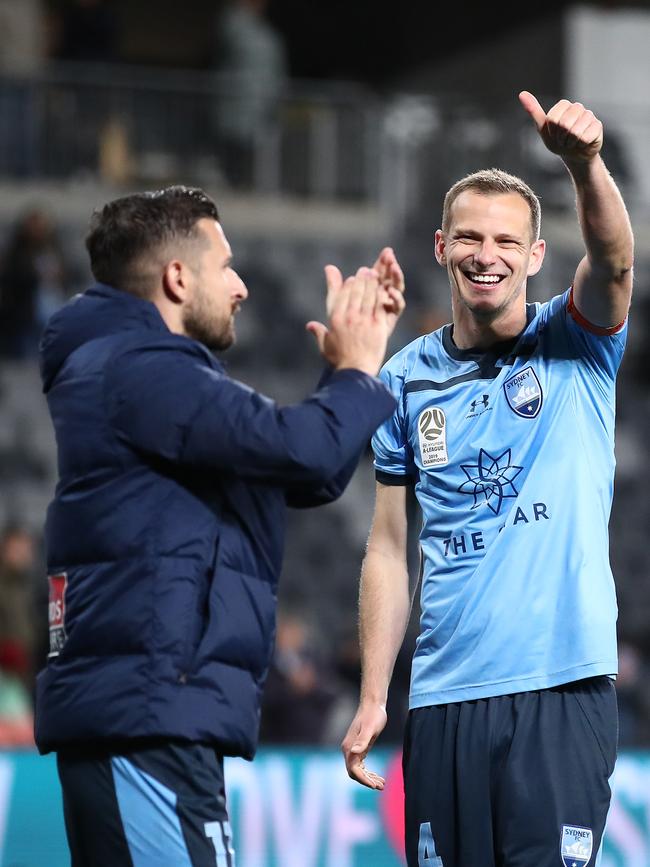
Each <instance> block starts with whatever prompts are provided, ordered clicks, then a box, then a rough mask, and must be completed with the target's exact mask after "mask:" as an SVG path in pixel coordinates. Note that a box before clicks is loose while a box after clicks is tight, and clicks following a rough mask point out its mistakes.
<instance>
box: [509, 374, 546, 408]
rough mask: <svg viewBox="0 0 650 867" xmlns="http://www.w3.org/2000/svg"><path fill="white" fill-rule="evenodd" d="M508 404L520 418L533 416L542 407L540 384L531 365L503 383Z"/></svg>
mask: <svg viewBox="0 0 650 867" xmlns="http://www.w3.org/2000/svg"><path fill="white" fill-rule="evenodd" d="M503 390H504V391H505V393H506V400H507V401H508V406H509V407H510V409H511V410H512V411H513V412H516V413H517V415H518V416H521V418H535V417H536V416H538V415H539V411H540V409H541V408H542V400H543V395H542V386H541V385H540V384H539V379H537V375H536V374H535V371H534V370H533V368H532V367H526V368H524V369H523V370H521V371H520V372H519V373H515V374H513V376H511V377H509V378H508V379H506V381H505V382H504V383H503Z"/></svg>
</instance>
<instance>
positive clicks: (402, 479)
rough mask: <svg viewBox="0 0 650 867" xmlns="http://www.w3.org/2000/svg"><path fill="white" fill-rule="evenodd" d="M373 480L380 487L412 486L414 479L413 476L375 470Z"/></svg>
mask: <svg viewBox="0 0 650 867" xmlns="http://www.w3.org/2000/svg"><path fill="white" fill-rule="evenodd" d="M375 478H376V479H377V481H378V482H381V484H382V485H392V486H393V487H395V486H397V485H414V484H415V479H414V478H413V476H411V475H408V474H406V473H385V472H384V471H383V470H375Z"/></svg>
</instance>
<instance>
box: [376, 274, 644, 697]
mask: <svg viewBox="0 0 650 867" xmlns="http://www.w3.org/2000/svg"><path fill="white" fill-rule="evenodd" d="M579 323H581V324H579ZM597 331H599V329H593V330H592V329H589V328H588V326H587V324H586V323H585V322H584V320H582V317H580V314H579V313H577V311H575V308H574V307H573V304H572V299H571V295H570V291H567V292H565V293H564V294H563V295H558V296H556V297H555V298H553V299H552V300H551V301H549V302H547V303H544V304H539V303H536V304H528V305H527V325H526V327H525V329H524V331H523V332H522V333H521V335H520V336H519V338H518V339H516V340H513V341H509V342H508V343H504V344H500V345H497V346H495V347H493V348H492V349H491V350H490V351H489V352H477V351H473V350H467V351H463V350H459V349H457V348H456V346H455V344H454V342H453V338H452V328H451V326H449V325H447V326H445V327H444V328H441V329H439V330H438V331H435V332H434V333H432V334H427V335H425V336H424V337H420V338H418V339H417V340H415V341H413V342H412V343H410V344H409V345H408V346H406V347H405V348H404V349H403V350H401V351H400V352H398V353H397V354H396V355H394V356H393V357H392V358H391V359H390V361H388V362H387V364H386V365H385V366H384V368H383V370H382V372H381V377H382V379H383V380H384V381H385V382H386V383H387V385H388V386H389V388H390V389H391V391H392V392H393V394H394V395H395V396H396V397H397V399H398V407H397V409H396V411H395V413H394V415H393V417H392V418H391V419H389V420H388V421H387V422H385V423H384V424H383V425H382V426H381V427H380V428H379V430H378V431H377V433H376V434H375V436H374V438H373V449H374V452H375V467H376V475H377V478H378V480H379V481H380V482H382V483H384V484H408V483H414V484H415V491H416V495H417V498H418V501H419V503H420V506H421V509H422V514H423V526H422V532H421V534H420V542H421V549H422V588H421V610H422V615H421V632H420V636H419V638H418V641H417V646H416V651H415V656H414V659H413V669H412V676H411V697H410V706H411V707H412V708H413V707H422V706H425V705H430V704H445V703H448V702H454V701H464V700H468V699H477V698H484V697H487V696H495V695H505V694H507V693H513V692H524V691H528V690H535V689H544V688H546V687H550V686H555V685H558V684H562V683H568V682H570V681H573V680H579V679H581V678H585V677H592V676H595V675H602V674H608V675H611V674H615V673H616V671H617V653H616V616H617V607H616V594H615V588H614V581H613V577H612V573H611V569H610V565H609V546H608V520H609V514H610V509H611V502H612V491H613V478H614V409H615V378H616V372H617V369H618V367H619V364H620V361H621V357H622V355H623V350H624V347H625V339H626V332H627V324H625V325H623V326H622V327H621V328H620V329H619V330H617V331H615V333H611V332H614V329H610V330H609V332H608V333H604V330H602V329H600V331H603V333H596V332H597Z"/></svg>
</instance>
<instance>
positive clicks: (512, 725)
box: [343, 91, 633, 867]
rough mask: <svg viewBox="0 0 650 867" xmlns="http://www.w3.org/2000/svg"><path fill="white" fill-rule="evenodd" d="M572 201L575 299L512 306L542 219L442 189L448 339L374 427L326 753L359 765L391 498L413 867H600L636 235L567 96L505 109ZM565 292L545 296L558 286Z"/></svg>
mask: <svg viewBox="0 0 650 867" xmlns="http://www.w3.org/2000/svg"><path fill="white" fill-rule="evenodd" d="M519 98H520V101H521V103H522V105H523V107H524V109H525V110H526V111H527V112H528V114H529V115H530V117H531V119H532V121H533V122H534V123H535V125H536V127H537V130H538V132H539V135H540V136H541V138H542V140H543V142H544V144H545V145H546V147H547V148H548V149H549V150H550V151H552V152H553V153H555V154H557V155H558V156H559V157H560V158H561V159H562V160H563V161H564V163H565V165H566V167H567V169H568V172H569V175H570V177H571V179H572V181H573V185H574V188H575V193H576V201H577V211H578V220H579V224H580V229H581V232H582V236H583V240H584V245H585V256H584V258H583V259H582V260H581V261H580V263H579V264H578V267H577V270H576V273H575V277H574V280H573V284H572V286H571V287H570V288H569V289H567V290H566V291H564V292H562V293H561V294H558V295H557V296H556V297H554V298H553V299H552V300H551V301H549V302H548V303H545V304H539V303H537V304H529V303H527V302H526V283H527V280H528V277H531V276H533V275H534V274H536V273H537V272H538V271H539V270H540V268H541V266H542V263H543V260H544V252H545V243H544V241H543V240H541V239H540V237H539V231H540V206H539V201H538V199H537V197H536V196H535V194H534V193H533V191H532V190H531V189H530V188H529V187H528V186H527V185H526V184H525V183H524V182H523V181H521V180H520V179H519V178H515V177H513V176H512V175H509V174H506V173H505V172H502V171H500V170H496V169H490V170H486V171H482V172H477V173H476V174H474V175H470V176H469V177H467V178H464V179H462V180H461V181H459V182H458V183H456V184H455V185H454V186H453V187H452V188H451V189H450V190H449V192H448V193H447V196H446V198H445V202H444V208H443V217H442V228H441V229H440V230H438V231H437V232H436V239H435V253H436V259H437V260H438V262H439V264H440V265H442V266H443V267H444V268H446V269H447V273H448V276H449V282H450V286H451V300H452V311H453V324H451V325H447V326H445V327H444V328H442V329H440V330H439V331H436V332H434V333H433V334H428V335H425V336H424V337H420V338H418V339H417V340H415V341H413V342H412V343H411V344H409V345H408V346H406V347H405V348H404V349H403V350H402V351H401V352H398V353H397V354H396V355H395V356H394V357H393V358H392V359H391V360H390V361H389V362H388V363H387V364H386V365H385V367H384V369H383V372H382V374H381V375H382V377H383V379H384V381H385V382H386V383H387V384H388V386H389V387H390V389H391V390H392V392H393V394H394V395H395V397H396V398H397V400H398V406H397V409H396V410H395V412H394V414H393V416H392V418H390V419H389V420H388V421H387V422H385V423H384V424H383V425H382V426H381V427H380V428H379V430H378V431H377V433H376V434H375V437H374V439H373V447H374V451H375V466H376V474H377V481H378V485H377V500H376V509H375V517H374V522H373V527H372V530H371V534H370V538H369V542H368V548H367V553H366V557H365V559H364V564H363V569H362V580H361V594H360V610H361V615H360V621H361V628H360V633H361V644H362V665H363V678H362V688H361V699H360V704H359V709H358V712H357V714H356V716H355V718H354V720H353V722H352V724H351V726H350V729H349V731H348V733H347V735H346V737H345V740H344V741H343V752H344V755H345V760H346V765H347V769H348V773H349V774H350V776H351V777H352V778H353V779H355V780H357V781H358V782H360V783H362V784H364V785H366V786H369V787H371V788H375V789H381V788H383V783H384V781H383V779H382V778H381V777H380V776H378V775H377V774H375V773H374V772H372V771H371V770H368V769H367V768H366V767H365V764H364V759H365V758H366V755H367V753H368V751H369V749H370V747H371V746H372V744H373V743H374V741H375V739H376V738H377V736H378V735H379V733H380V732H381V731H382V729H383V727H384V725H385V723H386V711H385V704H386V696H387V691H388V685H389V681H390V677H391V673H392V669H393V665H394V662H395V658H396V655H397V652H398V650H399V647H400V644H401V642H402V639H403V636H404V632H405V629H406V625H407V621H408V617H409V612H410V608H411V594H410V591H409V580H408V574H407V567H406V538H407V520H406V508H405V507H406V487H407V486H408V485H414V486H415V492H416V495H417V498H418V501H419V503H420V506H421V509H422V513H423V527H422V532H421V535H420V542H421V549H422V589H421V603H422V605H421V607H422V616H421V633H420V636H419V638H418V641H417V646H416V651H415V656H414V660H413V669H412V678H411V695H410V713H409V721H408V724H407V731H406V735H405V745H404V780H405V795H406V853H407V861H408V864H409V867H416V865H417V867H425V865H436V867H558V865H562V864H564V865H565V867H586V865H593V864H594V863H595V862H596V859H597V856H598V852H599V849H600V844H601V839H602V833H603V828H604V824H605V819H606V816H607V810H608V807H609V800H610V789H609V782H608V780H609V777H610V775H611V773H612V770H613V767H614V762H615V757H616V730H617V712H616V698H615V693H614V687H613V683H612V676H614V675H615V674H616V669H617V659H616V596H615V589H614V582H613V578H612V574H611V571H610V566H609V557H608V538H607V525H608V518H609V512H610V507H611V500H612V487H613V476H614V454H613V445H614V402H615V400H614V398H615V377H616V372H617V370H618V366H619V364H620V361H621V357H622V354H623V349H624V345H625V337H626V323H627V314H628V308H629V303H630V296H631V291H632V258H633V238H632V231H631V227H630V222H629V219H628V216H627V213H626V209H625V205H624V203H623V200H622V198H621V196H620V193H619V191H618V189H617V188H616V185H615V184H614V182H613V180H612V178H611V176H610V175H609V172H608V171H607V169H606V167H605V165H604V163H603V161H602V158H601V156H600V151H601V147H602V142H603V129H602V124H601V123H600V121H599V120H598V119H597V118H596V117H595V116H594V115H593V113H592V112H591V111H589V110H587V109H585V108H584V106H582V105H581V104H580V103H571V102H569V101H568V100H561V101H560V102H558V103H557V104H556V105H555V106H553V108H552V109H551V110H550V111H549V112H548V114H547V113H546V112H545V111H544V110H543V109H542V107H541V106H540V104H539V102H538V101H537V99H536V98H535V97H534V96H533V95H532V94H530V93H528V92H526V91H524V92H522V93H521V94H520V97H519ZM558 288H560V287H558Z"/></svg>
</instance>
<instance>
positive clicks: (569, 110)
mask: <svg viewBox="0 0 650 867" xmlns="http://www.w3.org/2000/svg"><path fill="white" fill-rule="evenodd" d="M519 99H520V101H521V104H522V105H523V106H524V108H525V109H526V111H527V112H528V114H529V115H530V116H531V118H532V119H533V121H534V123H535V125H536V127H537V131H538V132H539V135H540V136H541V138H542V141H543V142H544V144H545V145H546V147H547V148H548V149H549V150H550V151H551V152H552V153H554V154H557V155H558V156H559V157H561V158H562V160H563V162H564V164H565V165H566V167H567V169H568V171H569V174H570V175H571V179H572V180H573V185H574V187H575V191H576V204H577V211H578V221H579V223H580V229H581V231H582V237H583V239H584V243H585V249H586V255H585V256H584V258H583V259H582V260H581V262H580V263H579V265H578V268H577V270H576V274H575V279H574V283H573V298H574V304H575V306H576V308H577V310H578V311H579V312H580V313H581V314H582V316H584V318H585V319H586V320H587V321H588V322H589V323H590V324H592V325H595V326H599V327H601V328H613V327H615V326H617V325H620V324H621V323H622V322H623V320H624V319H625V317H626V316H627V312H628V309H629V306H630V298H631V295H632V262H633V257H634V238H633V235H632V227H631V225H630V220H629V217H628V214H627V210H626V208H625V203H624V202H623V198H622V196H621V194H620V192H619V190H618V188H617V186H616V184H615V183H614V180H613V179H612V176H611V175H610V174H609V172H608V170H607V167H606V166H605V163H604V162H603V160H602V157H601V155H600V151H601V148H602V144H603V125H602V123H601V122H600V121H599V120H598V118H597V117H595V115H594V114H593V112H592V111H589V110H588V109H586V108H585V107H584V106H583V105H582V103H579V102H569V100H567V99H562V100H560V101H559V102H558V103H556V104H555V105H554V106H553V108H552V109H551V110H550V111H549V112H548V114H546V112H545V111H544V109H543V108H542V107H541V105H540V104H539V102H538V101H537V99H536V98H535V97H534V96H533V95H532V93H528V92H527V91H522V93H520V94H519Z"/></svg>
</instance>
